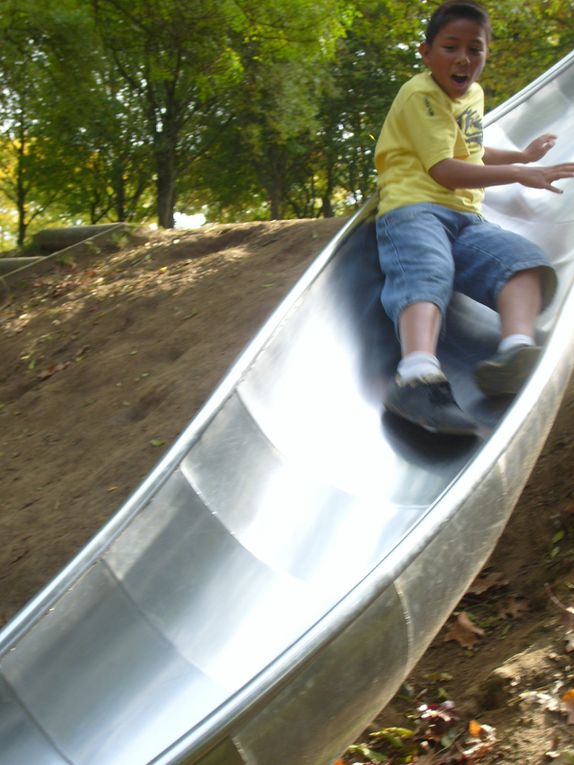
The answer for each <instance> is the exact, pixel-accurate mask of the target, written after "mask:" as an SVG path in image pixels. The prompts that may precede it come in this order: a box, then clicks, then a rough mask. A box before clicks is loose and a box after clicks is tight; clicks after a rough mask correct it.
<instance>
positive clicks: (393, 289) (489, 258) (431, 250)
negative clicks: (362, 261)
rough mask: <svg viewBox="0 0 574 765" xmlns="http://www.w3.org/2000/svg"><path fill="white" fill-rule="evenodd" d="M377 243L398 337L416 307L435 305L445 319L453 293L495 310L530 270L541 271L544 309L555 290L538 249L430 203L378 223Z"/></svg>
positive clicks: (384, 291) (388, 305)
mask: <svg viewBox="0 0 574 765" xmlns="http://www.w3.org/2000/svg"><path fill="white" fill-rule="evenodd" d="M377 242H378V249H379V262H380V264H381V269H382V271H383V273H384V275H385V283H384V286H383V289H382V292H381V301H382V303H383V307H384V309H385V311H386V312H387V314H388V315H389V317H390V318H391V319H392V321H393V322H394V325H395V329H396V331H397V334H398V321H399V316H400V314H401V312H402V311H403V309H405V308H406V307H407V306H408V305H410V304H411V303H418V302H421V301H424V302H429V303H434V304H435V305H437V306H438V307H439V309H440V311H441V314H442V316H443V319H444V316H445V313H446V309H447V306H448V304H449V302H450V299H451V296H452V293H453V290H456V291H458V292H462V293H463V294H464V295H468V297H471V298H473V299H474V300H476V301H478V302H479V303H482V304H483V305H486V306H488V307H489V308H492V309H494V310H496V298H497V295H498V293H499V291H500V290H501V289H502V287H504V285H505V284H506V282H507V281H508V280H509V279H510V278H511V277H512V276H513V275H514V274H516V273H517V272H518V271H524V270H525V269H529V268H541V269H542V270H541V277H542V278H541V281H542V292H543V304H544V307H546V305H548V304H549V303H550V301H551V300H552V297H553V296H554V293H555V291H556V275H555V273H554V269H553V268H552V266H551V265H550V263H549V261H548V259H547V257H546V255H545V254H544V253H543V252H542V250H541V249H540V248H539V247H538V246H537V245H536V244H534V243H533V242H530V241H529V240H528V239H525V238H524V237H523V236H520V235H519V234H515V233H514V232H512V231H506V230H505V229H503V228H501V227H500V226H498V225H496V224H495V223H489V222H488V221H486V220H485V219H484V218H483V217H482V216H481V215H478V214H476V213H463V212H457V211H456V210H451V209H449V208H447V207H443V206H441V205H437V204H432V203H428V202H422V203H419V204H414V205H407V206H405V207H399V208H396V209H395V210H391V211H390V212H388V213H385V214H384V215H382V216H381V217H380V218H378V219H377Z"/></svg>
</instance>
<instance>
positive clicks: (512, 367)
mask: <svg viewBox="0 0 574 765" xmlns="http://www.w3.org/2000/svg"><path fill="white" fill-rule="evenodd" d="M541 350H542V349H541V348H540V347H539V346H537V345H518V346H516V347H515V348H510V349H509V350H508V351H504V352H503V353H495V354H494V356H491V357H490V358H489V359H486V360H485V361H481V362H480V364H478V365H477V366H476V368H475V370H474V379H475V381H476V384H477V385H478V387H479V388H480V390H481V391H482V392H483V393H484V394H485V395H486V396H512V395H514V394H515V393H518V391H519V390H520V388H521V387H522V385H523V383H524V382H525V381H526V379H527V377H528V375H529V374H530V372H531V371H532V369H533V368H534V366H535V365H536V362H537V361H538V358H539V356H540V352H541Z"/></svg>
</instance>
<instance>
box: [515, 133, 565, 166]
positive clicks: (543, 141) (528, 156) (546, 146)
mask: <svg viewBox="0 0 574 765" xmlns="http://www.w3.org/2000/svg"><path fill="white" fill-rule="evenodd" d="M556 140H557V137H556V136H555V135H552V134H550V133H545V134H544V135H541V136H538V138H535V139H534V141H532V143H529V144H528V146H527V147H526V148H525V149H524V151H523V152H522V154H523V156H524V162H525V163H528V162H537V161H538V160H539V159H542V157H543V156H544V155H545V154H546V153H547V152H549V151H550V149H551V148H552V147H553V146H554V144H555V143H556Z"/></svg>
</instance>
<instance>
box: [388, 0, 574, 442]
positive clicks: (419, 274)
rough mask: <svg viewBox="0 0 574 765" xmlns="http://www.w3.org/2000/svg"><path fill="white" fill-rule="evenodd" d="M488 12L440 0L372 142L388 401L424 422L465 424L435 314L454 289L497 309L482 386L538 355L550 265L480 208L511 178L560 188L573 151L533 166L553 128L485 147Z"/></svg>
mask: <svg viewBox="0 0 574 765" xmlns="http://www.w3.org/2000/svg"><path fill="white" fill-rule="evenodd" d="M490 36H491V30H490V21H489V17H488V14H487V12H486V10H485V9H484V8H482V7H481V6H480V5H478V4H476V3H474V2H456V1H454V0H451V1H450V2H446V3H443V4H442V5H441V6H440V7H438V8H437V10H436V11H435V12H434V13H433V15H432V16H431V19H430V21H429V24H428V29H427V32H426V39H425V42H423V43H422V44H421V46H420V53H421V56H422V59H423V61H424V63H425V65H426V66H427V68H428V71H426V72H424V73H421V74H417V75H415V76H414V77H413V78H411V80H409V81H408V82H407V83H406V84H405V85H403V87H402V88H401V90H400V91H399V93H398V94H397V97H396V98H395V101H394V102H393V105H392V106H391V109H390V110H389V113H388V115H387V118H386V120H385V123H384V125H383V128H382V130H381V134H380V137H379V140H378V142H377V147H376V150H375V165H376V168H377V172H378V183H379V188H380V199H379V207H378V218H377V240H378V248H379V259H380V263H381V268H382V270H383V273H384V274H385V284H384V287H383V290H382V294H381V300H382V303H383V306H384V308H385V310H386V312H387V313H388V315H389V316H390V318H391V319H392V320H393V322H394V324H395V328H396V331H397V334H398V337H399V339H400V343H401V361H400V363H399V366H398V368H397V374H396V377H395V378H394V380H393V381H392V382H391V383H390V386H389V389H388V390H387V393H386V396H385V407H386V408H387V409H388V410H389V411H392V412H394V413H395V414H398V415H400V416H401V417H404V418H406V419H407V420H410V421H411V422H414V423H416V424H417V425H420V426H422V427H423V428H425V429H427V430H430V431H432V432H440V433H454V434H461V435H467V434H473V433H475V432H476V429H477V425H476V423H475V422H474V421H473V420H472V418H470V417H469V416H468V415H467V414H466V413H464V412H463V411H462V410H461V409H460V407H459V406H458V404H457V403H456V401H455V400H454V397H453V395H452V391H451V388H450V385H449V383H448V381H447V379H446V377H445V375H444V373H443V372H442V369H441V367H440V363H439V360H438V359H437V357H436V348H437V343H438V338H439V334H440V329H441V323H442V320H443V318H444V314H445V311H446V308H447V305H448V302H449V300H450V297H451V295H452V290H453V289H456V290H458V291H460V292H462V293H464V294H466V295H468V296H470V297H472V298H474V299H475V300H478V301H479V302H481V303H483V304H485V305H487V306H490V307H491V308H494V309H495V310H497V311H498V313H499V314H500V320H501V329H502V339H501V343H500V346H499V348H498V351H497V353H496V354H495V355H494V356H493V357H492V358H490V359H487V360H486V361H483V362H482V363H481V364H479V365H478V367H477V368H476V370H475V379H476V381H477V383H478V386H479V387H480V389H481V390H482V391H483V392H484V393H485V394H486V395H493V396H496V395H508V394H514V393H516V392H517V391H518V390H519V388H520V386H521V385H522V383H523V382H524V380H525V379H526V377H527V376H528V374H529V372H530V370H531V369H532V367H533V365H534V364H535V362H536V359H537V357H538V354H539V352H540V349H539V348H538V347H537V346H536V344H535V340H534V336H535V322H536V317H537V316H538V314H539V312H540V311H541V310H542V308H543V307H545V306H546V305H547V304H548V303H549V302H550V300H551V299H552V296H553V293H554V289H555V284H556V277H555V274H554V271H553V270H552V268H551V266H550V264H549V262H548V260H547V258H546V256H545V255H544V253H543V252H542V251H541V250H540V249H539V248H538V247H537V246H536V245H535V244H533V243H531V242H529V241H528V240H527V239H524V238H523V237H521V236H519V235H517V234H514V233H512V232H509V231H505V230H503V229H501V228H500V227H498V226H495V225H493V224H490V223H488V222H487V221H486V220H484V218H482V216H481V215H480V205H481V201H482V197H483V195H484V187H485V186H496V185H502V184H509V183H520V184H522V185H524V186H529V187H531V188H538V189H547V190H549V191H553V192H556V193H561V192H560V189H558V188H556V187H554V186H553V185H552V184H553V182H554V181H556V180H559V179H562V178H571V177H574V163H567V164H562V165H556V166H553V167H538V166H534V167H530V166H529V164H528V163H530V162H536V161H537V160H539V159H541V158H542V157H544V155H545V154H546V153H547V151H548V150H549V149H551V148H552V147H553V146H554V143H555V141H556V137H555V136H553V135H543V136H541V137H540V138H537V139H536V140H534V141H533V142H532V143H531V144H530V145H529V146H527V147H526V149H524V151H505V150H497V149H490V148H485V147H483V144H482V117H483V109H484V95H483V91H482V88H481V87H480V85H479V84H478V82H477V81H478V78H479V76H480V74H481V72H482V69H483V67H484V64H485V62H486V57H487V53H488V44H489V41H490Z"/></svg>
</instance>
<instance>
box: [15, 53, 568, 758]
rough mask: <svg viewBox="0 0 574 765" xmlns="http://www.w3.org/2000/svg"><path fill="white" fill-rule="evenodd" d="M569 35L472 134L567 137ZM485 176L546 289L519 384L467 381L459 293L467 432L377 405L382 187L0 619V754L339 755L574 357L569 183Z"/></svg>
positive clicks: (491, 506) (471, 545)
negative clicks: (195, 409)
mask: <svg viewBox="0 0 574 765" xmlns="http://www.w3.org/2000/svg"><path fill="white" fill-rule="evenodd" d="M573 100H574V54H572V55H570V56H568V57H567V58H566V59H564V60H563V61H562V62H560V63H559V64H557V65H556V66H555V67H554V68H552V69H550V70H549V71H548V72H547V73H546V74H545V75H544V76H543V77H541V78H540V79H539V80H537V81H535V82H534V83H533V84H532V85H531V86H529V87H528V88H527V89H526V90H525V91H523V92H522V93H520V94H518V95H517V96H516V97H514V98H513V99H511V101H509V102H508V103H507V104H505V105H504V106H502V107H501V108H499V109H497V110H496V111H495V112H494V113H493V114H491V115H490V117H489V120H488V123H489V125H488V128H487V142H488V143H489V144H491V145H497V146H501V147H504V146H508V147H511V146H518V147H523V146H525V145H526V144H527V143H528V142H529V141H530V140H531V139H532V138H533V137H535V136H537V135H539V134H540V133H543V132H548V131H551V132H555V133H557V134H558V135H559V136H560V137H561V140H560V141H559V142H558V144H557V146H556V147H555V149H553V151H552V153H551V154H550V156H549V157H548V158H547V161H548V162H562V161H566V160H572V159H573V154H574V146H573V145H572V135H574V104H573ZM562 185H563V188H564V194H562V195H558V194H552V193H549V192H543V191H534V190H529V189H524V188H522V187H519V186H518V185H515V186H512V187H507V188H500V189H496V190H494V191H491V192H489V193H488V197H487V202H488V204H487V208H486V210H485V212H486V215H487V217H489V218H490V219H492V220H493V221H495V222H500V223H501V224H503V225H504V226H506V227H508V228H511V229H515V230H517V231H519V232H521V233H524V234H525V235H526V236H528V237H530V238H531V239H533V240H535V241H536V242H538V243H539V244H541V245H542V246H543V247H544V248H545V250H546V251H547V252H548V253H549V254H550V256H551V257H552V259H553V262H554V263H555V265H556V267H557V269H558V271H559V282H560V288H559V294H558V297H557V298H556V299H555V301H554V302H553V304H552V305H551V307H550V308H549V309H548V310H547V311H546V312H545V313H544V314H543V316H542V317H541V320H540V339H541V342H543V343H544V346H545V350H544V353H543V356H542V358H541V360H540V362H539V365H538V367H537V369H536V370H535V371H534V373H533V374H532V376H531V378H530V379H529V381H528V382H527V383H526V385H525V386H524V388H523V390H522V391H521V393H520V394H519V395H518V396H517V397H516V398H515V399H514V401H507V400H505V401H503V402H498V403H493V402H491V401H488V400H486V399H484V398H483V397H482V396H481V395H480V394H479V392H478V390H477V389H476V388H475V386H474V383H473V381H472V376H471V370H472V368H473V366H474V364H475V363H476V362H477V361H478V360H479V359H481V358H483V357H485V356H486V355H487V354H490V353H491V352H493V350H494V349H495V347H496V344H497V339H498V323H497V317H496V315H495V314H494V313H493V312H491V311H489V310H488V309H485V308H482V307H480V306H478V305H476V304H474V303H472V302H471V301H469V300H466V299H463V298H461V297H459V296H457V297H455V299H454V301H453V304H452V308H451V310H450V313H449V316H448V334H447V340H446V343H445V345H444V347H442V348H441V356H442V358H443V359H444V360H445V366H446V369H447V372H448V374H449V376H450V378H451V380H452V382H453V386H454V389H455V393H456V395H457V396H458V398H459V400H460V401H461V403H462V404H463V406H464V407H465V408H466V409H468V410H469V411H470V412H471V413H472V414H473V415H474V416H475V417H476V418H477V419H478V420H479V421H480V423H481V425H482V432H481V435H480V437H478V438H467V439H461V438H446V437H439V436H432V435H430V434H426V433H424V432H422V431H420V430H419V429H417V428H415V427H411V426H409V425H408V424H405V423H403V422H400V421H398V420H397V419H395V418H393V417H392V416H391V415H386V414H385V415H382V412H381V400H382V397H383V392H384V389H385V385H386V384H387V381H388V380H389V377H390V375H391V374H392V372H393V370H394V368H395V364H396V362H397V356H398V348H397V343H396V341H395V338H394V337H393V333H392V330H391V328H390V326H389V322H388V321H387V320H386V318H385V317H384V315H383V312H382V309H381V307H380V303H379V291H380V286H381V277H380V275H379V272H378V268H377V264H376V246H375V235H374V208H375V205H374V201H372V202H371V203H370V204H369V205H367V207H366V208H365V209H364V210H362V211H361V212H360V213H359V214H358V215H357V216H356V217H355V218H354V219H353V220H352V221H351V222H350V223H349V224H348V225H347V226H346V228H345V229H344V230H343V231H342V232H341V233H340V235H339V236H338V237H336V239H335V240H334V241H333V242H332V243H331V245H330V246H329V247H327V248H326V249H325V250H324V251H323V252H322V253H321V254H320V255H319V257H318V258H317V260H316V261H315V263H314V264H313V265H312V266H311V268H310V269H309V271H308V272H307V273H306V274H305V276H304V277H303V279H302V280H301V281H300V283H299V284H298V285H297V286H296V288H295V289H294V290H293V292H292V293H291V294H290V295H289V296H288V298H287V299H286V301H285V302H284V303H283V304H282V305H281V306H280V307H279V309H278V310H277V311H276V313H275V314H274V315H273V316H272V317H271V319H270V320H269V321H268V323H267V324H266V325H265V326H264V328H263V329H262V330H261V332H260V333H259V334H258V335H257V336H256V337H255V339H254V340H253V341H252V343H251V344H250V346H249V347H248V348H247V349H246V350H245V352H244V354H243V355H242V356H241V357H240V359H239V360H238V361H237V363H236V364H235V366H234V367H233V368H232V369H231V371H230V372H229V374H228V376H227V377H226V379H225V380H224V381H223V383H222V384H221V385H220V387H219V388H218V389H217V390H216V391H215V393H214V395H213V396H212V398H211V399H210V400H209V401H208V402H207V404H206V406H205V407H204V409H203V410H202V411H201V412H200V413H199V415H198V416H197V417H196V418H195V419H194V420H193V422H192V423H191V424H190V425H189V427H188V429H187V430H186V431H185V433H184V434H183V435H182V436H181V438H180V439H179V440H178V441H177V443H176V444H175V445H174V446H173V448H172V449H171V450H170V452H169V453H168V454H167V456H166V457H165V458H164V459H163V461H162V462H161V463H160V464H159V465H158V467H157V468H156V469H155V470H154V471H153V473H152V474H151V475H150V476H149V478H148V479H147V480H146V481H145V482H144V484H143V485H142V486H141V487H140V488H139V490H138V491H137V492H136V493H135V495H134V496H133V497H132V498H131V499H130V500H129V501H128V502H127V503H126V504H125V505H124V506H123V507H122V508H121V509H120V510H119V512H118V513H117V515H116V516H115V517H114V518H113V519H112V521H111V522H110V523H109V524H108V525H107V526H105V527H104V528H103V529H102V531H101V532H100V533H99V535H98V536H97V537H96V538H94V540H93V541H92V542H91V543H90V544H89V545H88V546H87V547H86V548H85V549H84V550H83V551H82V552H81V553H80V554H79V556H78V557H77V558H76V559H75V560H74V561H73V562H72V563H71V564H70V565H69V566H68V567H67V568H66V569H65V570H64V571H63V572H62V573H61V575H60V576H59V577H57V579H56V580H54V582H53V583H52V584H51V585H50V586H49V587H48V588H47V589H46V590H44V591H43V592H42V593H40V595H38V596H37V598H36V599H35V600H33V601H32V602H31V603H30V604H29V605H28V606H27V607H26V608H25V609H24V610H23V611H22V612H21V613H20V614H19V615H18V616H17V617H16V619H14V621H13V622H12V623H11V624H9V625H8V626H7V627H6V628H5V629H4V631H3V632H2V634H1V635H0V763H1V765H62V764H63V763H73V764H74V765H112V764H113V765H144V763H145V764H149V763H154V765H160V764H161V765H167V763H187V764H188V765H189V764H191V763H194V764H197V765H241V764H242V763H243V764H247V765H294V763H297V765H330V763H331V762H332V761H333V760H334V759H335V758H336V757H337V755H338V754H339V753H340V752H341V751H342V750H343V749H344V748H345V747H346V745H347V744H348V743H350V742H351V741H352V740H353V738H354V737H355V736H357V735H358V734H359V733H360V732H361V730H362V729H363V727H364V726H365V725H366V724H368V723H369V722H370V720H371V719H372V718H373V717H374V716H375V715H376V713H377V712H378V711H379V710H380V709H381V708H382V707H383V706H384V705H385V703H386V702H387V701H388V700H389V699H390V697H391V696H392V694H393V693H394V692H395V691H396V689H397V688H398V686H399V685H400V683H401V682H402V680H403V679H404V678H405V676H406V674H407V673H408V672H409V670H410V669H411V668H412V667H413V665H414V664H415V663H416V661H417V660H418V659H419V658H420V656H421V654H422V653H423V651H424V650H425V648H426V647H427V645H428V644H429V642H430V641H431V639H432V638H433V636H434V635H435V634H436V632H437V631H438V630H439V628H440V627H441V626H442V624H443V623H444V621H445V620H446V619H447V617H448V616H449V614H450V612H451V610H452V609H453V608H454V606H455V605H456V603H457V602H458V600H459V599H460V597H461V596H462V594H463V593H464V591H465V589H466V588H467V586H468V584H469V583H470V582H471V580H472V579H473V578H474V577H475V575H476V574H477V573H478V571H479V570H480V569H481V567H482V566H483V564H484V563H485V561H486V560H487V558H488V556H489V554H490V553H491V551H492V549H493V547H494V545H495V542H496V541H497V539H498V537H499V535H500V534H501V532H502V530H503V528H504V526H505V524H506V522H507V520H508V517H509V515H510V513H511V511H512V508H513V506H514V504H515V503H516V501H517V499H518V497H519V494H520V492H521V490H522V488H523V486H524V484H525V482H526V480H527V478H528V475H529V473H530V471H531V468H532V467H533V465H534V463H535V460H536V458H537V456H538V454H539V451H540V449H541V447H542V445H543V442H544V440H545V438H546V436H547V434H548V432H549V429H550V427H551V424H552V421H553V419H554V417H555V415H556V412H557V409H558V406H559V404H560V401H561V399H562V396H563V393H564V390H565V388H566V386H567V383H568V379H569V376H570V372H571V368H572V364H573V362H572V359H574V334H573V331H572V327H573V326H574V293H573V291H572V284H573V280H574V249H573V248H574V183H573V182H572V181H570V182H566V181H565V182H563V184H562Z"/></svg>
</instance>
